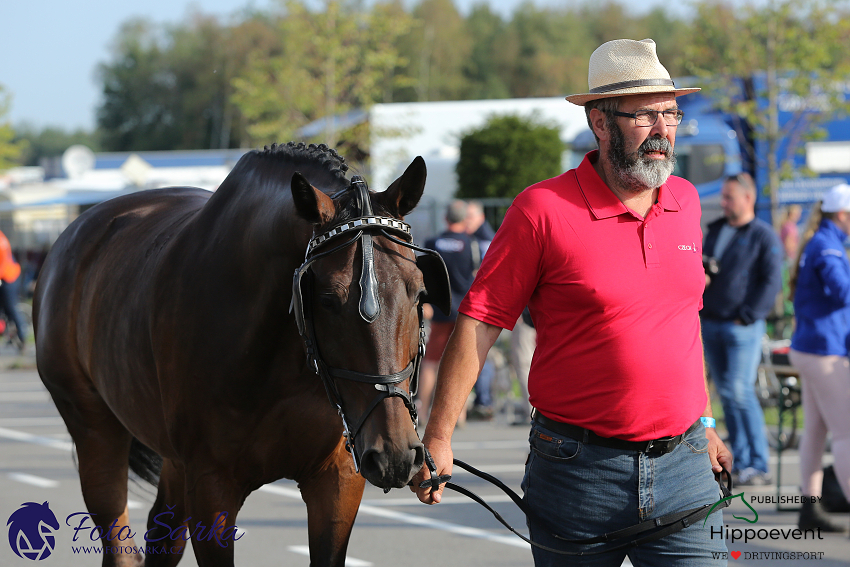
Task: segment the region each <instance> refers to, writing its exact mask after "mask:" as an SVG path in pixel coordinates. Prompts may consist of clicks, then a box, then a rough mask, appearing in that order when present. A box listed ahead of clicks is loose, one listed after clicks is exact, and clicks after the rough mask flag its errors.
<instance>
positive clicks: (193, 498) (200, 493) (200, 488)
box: [186, 470, 247, 567]
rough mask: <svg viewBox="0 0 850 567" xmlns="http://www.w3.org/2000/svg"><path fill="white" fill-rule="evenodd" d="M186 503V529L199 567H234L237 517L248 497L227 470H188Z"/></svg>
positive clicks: (237, 537)
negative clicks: (187, 515) (187, 517)
mask: <svg viewBox="0 0 850 567" xmlns="http://www.w3.org/2000/svg"><path fill="white" fill-rule="evenodd" d="M186 487H187V490H186V502H187V504H188V507H187V508H188V509H187V512H188V514H189V516H190V519H189V521H187V522H186V529H187V530H188V532H189V534H190V535H191V538H192V549H193V550H194V551H195V558H196V559H197V560H198V567H233V548H234V546H235V542H236V540H238V539H239V538H240V537H241V535H239V534H238V533H237V526H236V515H237V514H238V513H239V510H240V509H241V508H242V504H243V503H244V502H245V496H246V495H247V493H246V491H245V490H244V489H243V487H242V486H241V485H240V484H238V483H237V481H236V479H234V478H233V476H232V473H229V474H228V472H226V471H209V470H207V471H204V472H202V473H199V472H194V471H191V470H187V474H186Z"/></svg>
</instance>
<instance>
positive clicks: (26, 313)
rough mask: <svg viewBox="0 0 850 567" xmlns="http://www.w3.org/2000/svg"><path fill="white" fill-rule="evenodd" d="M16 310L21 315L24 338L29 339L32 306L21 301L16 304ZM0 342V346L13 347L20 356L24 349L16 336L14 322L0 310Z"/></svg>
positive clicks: (16, 331) (23, 345)
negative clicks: (0, 341) (0, 343)
mask: <svg viewBox="0 0 850 567" xmlns="http://www.w3.org/2000/svg"><path fill="white" fill-rule="evenodd" d="M17 308H18V313H20V315H21V321H22V322H23V324H24V326H25V328H24V336H27V337H31V336H32V332H33V330H32V305H30V304H29V303H25V302H23V301H21V302H18V305H17ZM0 340H2V344H5V345H9V346H11V347H13V348H14V349H15V350H16V351H17V352H18V353H19V354H22V353H23V352H24V349H25V347H26V345H25V344H24V343H23V342H22V341H21V339H20V336H19V335H18V330H17V327H16V326H15V322H14V321H12V319H11V318H10V317H9V316H8V315H7V314H6V313H5V311H3V310H2V309H0Z"/></svg>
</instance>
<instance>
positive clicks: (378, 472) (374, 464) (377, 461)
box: [360, 449, 387, 479]
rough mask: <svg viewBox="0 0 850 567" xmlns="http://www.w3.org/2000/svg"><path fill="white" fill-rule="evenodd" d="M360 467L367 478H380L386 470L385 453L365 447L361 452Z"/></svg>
mask: <svg viewBox="0 0 850 567" xmlns="http://www.w3.org/2000/svg"><path fill="white" fill-rule="evenodd" d="M360 468H361V470H362V471H363V476H364V477H366V478H367V479H372V478H380V477H382V476H384V473H385V472H386V470H387V455H386V454H385V453H383V452H381V451H376V450H375V449H367V450H366V451H365V452H364V453H363V458H362V459H361V466H360Z"/></svg>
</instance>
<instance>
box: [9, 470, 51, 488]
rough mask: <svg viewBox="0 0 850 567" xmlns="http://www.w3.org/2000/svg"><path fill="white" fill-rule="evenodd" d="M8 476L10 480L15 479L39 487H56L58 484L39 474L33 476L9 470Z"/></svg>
mask: <svg viewBox="0 0 850 567" xmlns="http://www.w3.org/2000/svg"><path fill="white" fill-rule="evenodd" d="M9 478H11V479H12V480H17V481H18V482H23V483H24V484H31V485H33V486H38V487H39V488H56V487H57V486H59V482H58V481H55V480H51V479H49V478H44V477H41V476H35V475H34V474H27V473H20V472H11V473H9Z"/></svg>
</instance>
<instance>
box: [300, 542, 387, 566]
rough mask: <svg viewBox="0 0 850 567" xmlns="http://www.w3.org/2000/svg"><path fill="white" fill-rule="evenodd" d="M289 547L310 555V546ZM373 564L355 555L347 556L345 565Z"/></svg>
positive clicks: (301, 553)
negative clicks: (354, 556)
mask: <svg viewBox="0 0 850 567" xmlns="http://www.w3.org/2000/svg"><path fill="white" fill-rule="evenodd" d="M288 549H289V551H291V552H293V553H297V554H299V555H306V556H307V557H310V548H309V547H308V546H306V545H290V546H289V548H288ZM371 565H373V563H369V562H368V561H363V560H362V559H355V558H353V557H346V558H345V567H371Z"/></svg>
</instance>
